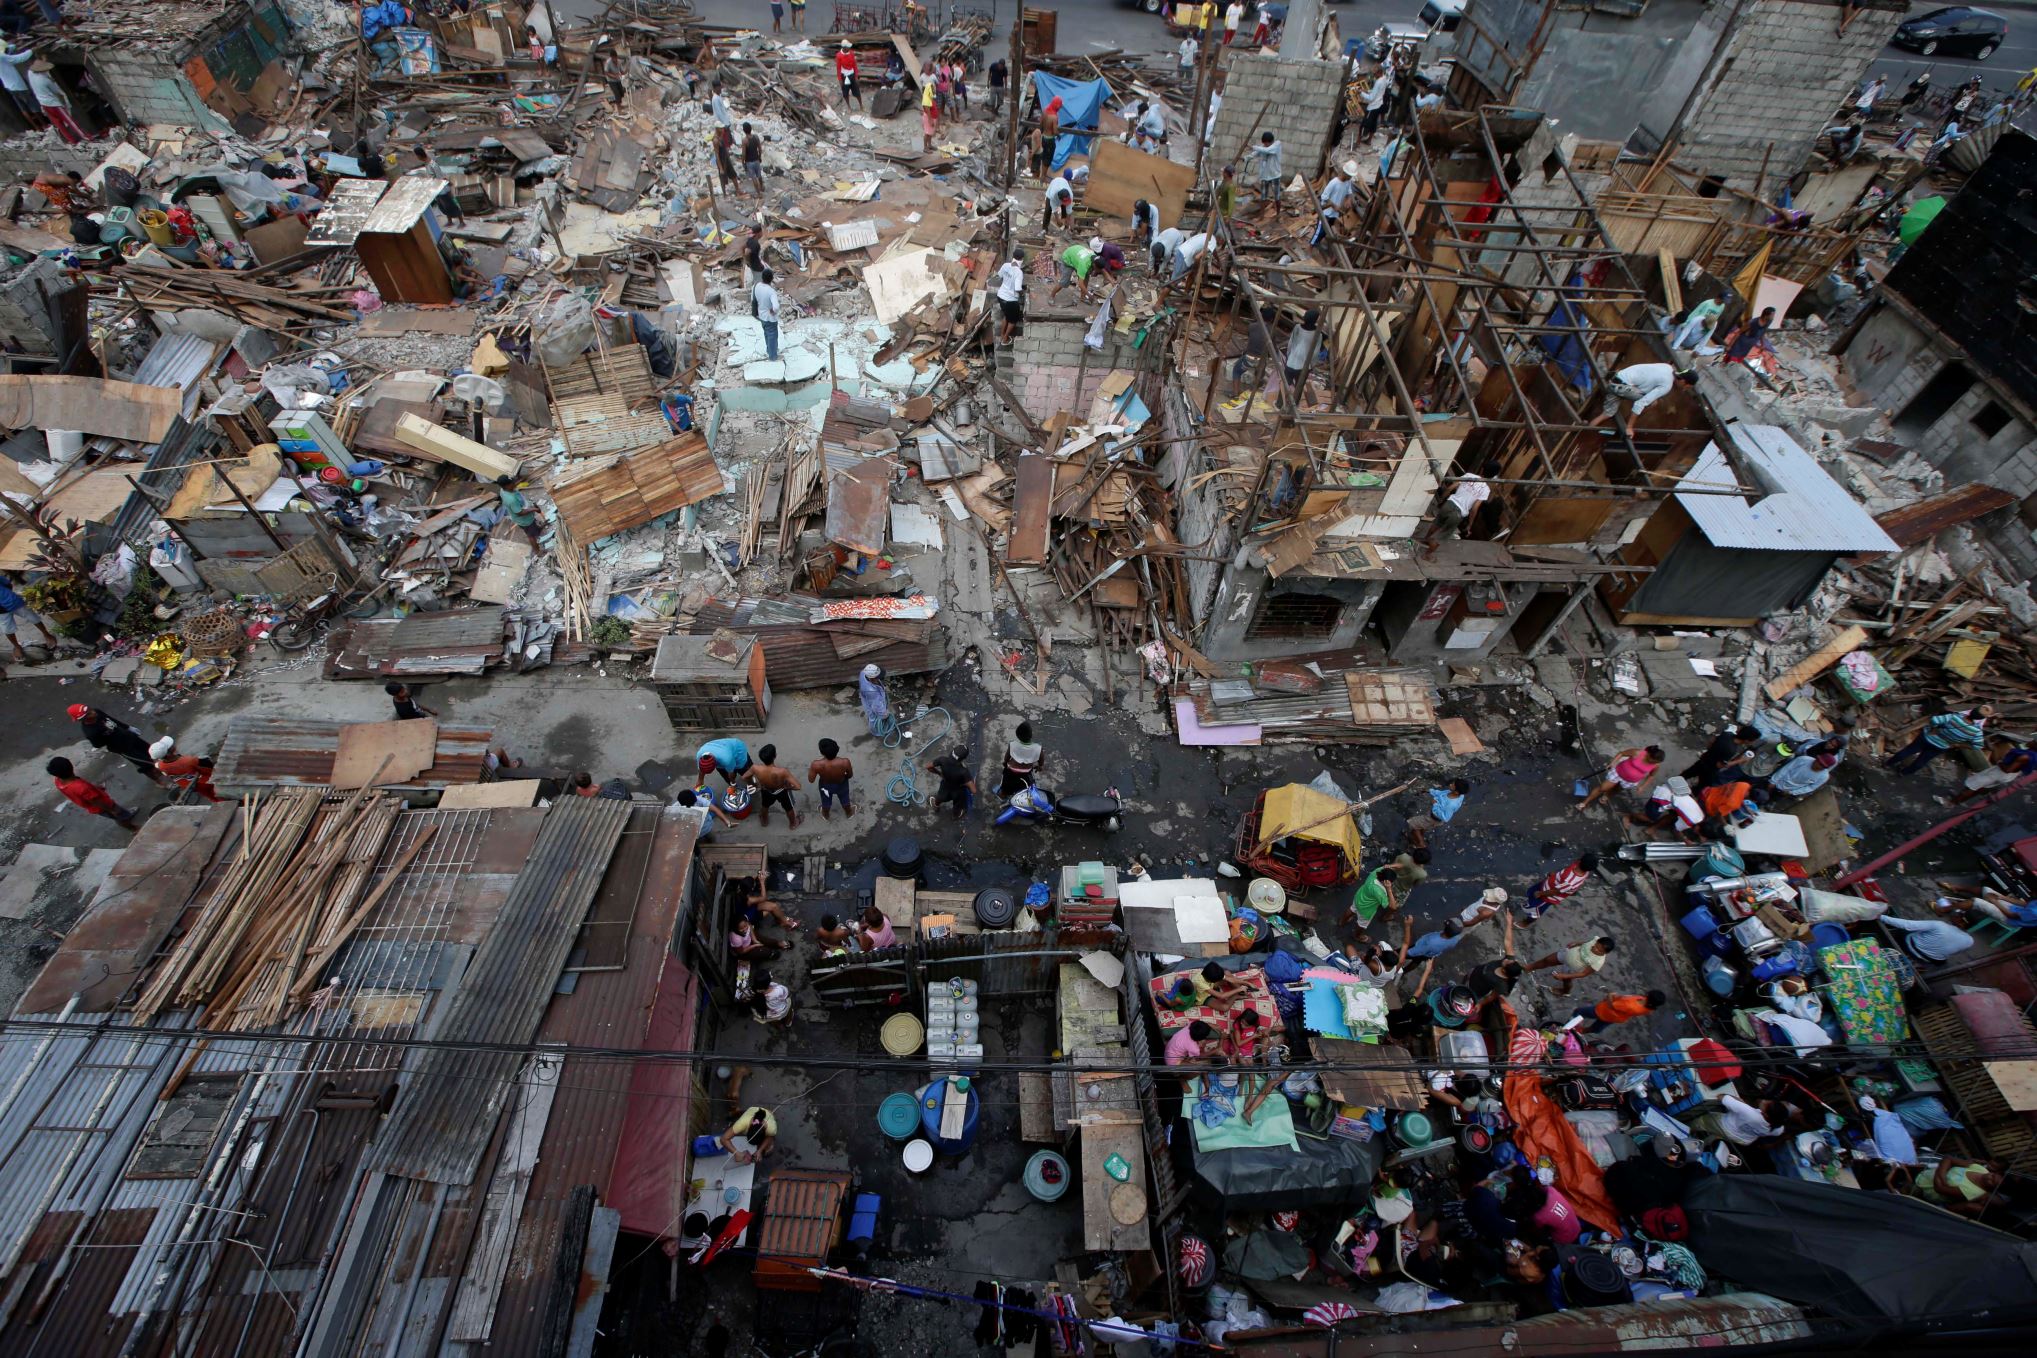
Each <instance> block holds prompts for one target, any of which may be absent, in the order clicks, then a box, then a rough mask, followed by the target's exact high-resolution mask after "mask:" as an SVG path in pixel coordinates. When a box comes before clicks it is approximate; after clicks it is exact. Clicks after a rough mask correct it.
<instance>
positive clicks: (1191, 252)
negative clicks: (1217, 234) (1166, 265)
mask: <svg viewBox="0 0 2037 1358" xmlns="http://www.w3.org/2000/svg"><path fill="white" fill-rule="evenodd" d="M1161 234H1162V235H1165V234H1166V233H1165V232H1164V231H1163V232H1162V233H1161ZM1207 249H1209V232H1207V231H1198V232H1196V233H1195V234H1194V235H1192V236H1190V237H1189V238H1188V239H1187V240H1185V241H1183V242H1181V244H1180V245H1178V246H1177V247H1175V250H1174V273H1173V275H1172V276H1171V277H1169V278H1168V280H1167V281H1168V282H1169V283H1172V282H1174V281H1175V280H1176V279H1178V278H1180V277H1181V275H1183V274H1185V273H1187V272H1188V271H1189V270H1190V269H1192V268H1194V267H1195V261H1196V260H1198V259H1200V258H1201V257H1202V252H1203V251H1204V250H1207Z"/></svg>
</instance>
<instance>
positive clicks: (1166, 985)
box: [1148, 967, 1280, 1037]
mask: <svg viewBox="0 0 2037 1358" xmlns="http://www.w3.org/2000/svg"><path fill="white" fill-rule="evenodd" d="M1193 975H1195V973H1194V972H1193V971H1190V970H1187V969H1183V970H1181V971H1170V972H1168V973H1167V974H1166V975H1164V976H1155V977H1154V978H1153V979H1152V981H1151V982H1149V983H1148V984H1149V987H1150V989H1151V990H1152V994H1153V1012H1154V1013H1155V1014H1156V1015H1158V1016H1159V1019H1160V1031H1161V1032H1162V1033H1163V1034H1165V1035H1167V1036H1169V1037H1171V1036H1173V1035H1174V1034H1175V1033H1177V1032H1179V1031H1180V1030H1181V1029H1183V1028H1186V1027H1187V1026H1188V1025H1189V1024H1191V1023H1193V1022H1194V1021H1195V1020H1197V1019H1201V1020H1202V1021H1203V1022H1204V1023H1207V1024H1208V1025H1209V1026H1210V1027H1212V1028H1214V1029H1216V1030H1217V1031H1218V1032H1220V1033H1228V1032H1229V1031H1230V1030H1231V1023H1232V1022H1233V1021H1234V1020H1235V1019H1236V1018H1237V1017H1238V1015H1239V1014H1242V1013H1243V1012H1245V1010H1247V1009H1251V1010H1253V1011H1255V1012H1256V1013H1257V1014H1258V1015H1259V1022H1260V1024H1261V1030H1262V1031H1263V1032H1265V1033H1267V1034H1268V1035H1269V1036H1270V1035H1272V1034H1275V1033H1278V1032H1279V1031H1280V1010H1279V1008H1278V1007H1277V1006H1276V1005H1275V1004H1274V1003H1273V995H1272V992H1271V991H1269V990H1267V988H1266V973H1265V972H1264V971H1262V970H1260V969H1259V968H1258V967H1245V968H1243V969H1241V970H1239V971H1234V972H1232V973H1231V979H1232V980H1234V981H1241V982H1243V983H1244V984H1245V985H1246V986H1248V987H1249V989H1248V990H1247V991H1246V993H1244V994H1243V995H1232V996H1231V997H1230V998H1229V999H1228V1000H1226V1001H1224V1002H1223V1003H1222V1004H1219V1005H1214V1006H1213V1005H1207V1004H1198V1005H1195V1006H1194V1007H1192V1008H1189V1009H1178V1008H1176V1007H1175V1004H1174V1000H1173V996H1174V994H1175V992H1176V991H1177V990H1179V989H1180V988H1182V987H1184V986H1186V985H1187V984H1188V978H1189V977H1191V976H1193Z"/></svg>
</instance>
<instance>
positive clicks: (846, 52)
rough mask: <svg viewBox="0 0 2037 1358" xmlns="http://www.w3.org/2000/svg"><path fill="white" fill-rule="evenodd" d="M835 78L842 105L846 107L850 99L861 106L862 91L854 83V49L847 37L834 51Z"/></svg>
mask: <svg viewBox="0 0 2037 1358" xmlns="http://www.w3.org/2000/svg"><path fill="white" fill-rule="evenodd" d="M835 79H836V80H837V81H838V82H840V84H841V87H842V107H843V108H847V107H848V106H849V103H850V101H851V100H853V101H855V105H856V107H857V108H861V107H863V91H862V89H861V88H860V87H858V86H857V84H856V49H855V48H853V47H851V46H849V40H848V39H847V38H843V39H842V45H841V47H840V48H839V49H838V50H837V51H836V52H835Z"/></svg>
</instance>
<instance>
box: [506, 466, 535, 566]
mask: <svg viewBox="0 0 2037 1358" xmlns="http://www.w3.org/2000/svg"><path fill="white" fill-rule="evenodd" d="M495 497H496V499H498V500H499V501H501V503H502V517H503V518H505V519H508V520H509V521H510V522H511V523H513V524H515V525H516V526H517V527H518V528H520V529H522V530H523V535H524V536H525V537H527V538H529V539H530V546H531V550H532V551H534V552H535V551H537V550H538V549H539V548H540V546H541V545H542V544H541V541H540V539H539V536H538V512H537V511H536V510H535V509H532V508H531V507H530V500H529V499H527V498H526V497H525V496H524V494H523V492H522V491H520V490H518V489H517V488H516V478H515V477H513V476H508V475H504V476H498V477H496V478H495Z"/></svg>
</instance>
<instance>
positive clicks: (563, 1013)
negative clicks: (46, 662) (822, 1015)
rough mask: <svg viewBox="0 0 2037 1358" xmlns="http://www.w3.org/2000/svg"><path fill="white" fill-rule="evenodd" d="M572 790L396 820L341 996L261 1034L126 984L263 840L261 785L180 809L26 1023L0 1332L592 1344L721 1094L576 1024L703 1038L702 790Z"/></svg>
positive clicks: (166, 1343) (388, 1347)
mask: <svg viewBox="0 0 2037 1358" xmlns="http://www.w3.org/2000/svg"><path fill="white" fill-rule="evenodd" d="M568 803H569V804H562V805H560V806H557V807H553V808H550V809H544V810H540V809H532V808H522V809H511V810H469V811H457V812H444V811H424V812H403V813H401V814H400V815H398V816H396V817H395V818H394V821H393V825H392V829H391V833H390V834H389V835H388V837H387V838H386V840H384V841H383V843H382V846H381V848H380V850H379V851H378V852H376V853H374V854H372V855H371V856H370V858H369V859H368V860H367V861H365V862H364V863H363V864H362V865H361V866H362V867H363V868H364V869H365V870H366V871H365V872H364V874H363V875H362V877H361V879H360V880H361V883H362V884H363V885H365V884H366V883H367V882H369V881H373V882H374V883H376V888H377V889H378V890H379V889H380V888H382V887H384V886H386V887H387V888H388V889H387V890H386V891H382V892H381V894H379V895H378V896H377V898H376V900H375V901H374V902H372V908H370V909H369V910H368V911H367V913H366V914H365V916H364V918H363V920H362V922H361V925H360V927H359V928H358V929H357V930H356V931H355V933H354V935H353V936H352V938H351V940H350V941H348V942H347V943H346V944H345V945H344V946H343V947H342V948H341V949H340V950H339V951H338V952H336V953H335V954H333V955H332V956H331V957H330V958H329V959H328V960H327V961H326V962H324V963H323V964H321V965H320V967H319V968H318V969H317V971H316V972H314V973H312V974H313V977H314V979H315V981H316V982H318V983H320V984H321V985H322V988H321V989H320V990H319V991H318V992H316V996H315V999H316V1002H315V1003H311V1004H308V1005H307V1006H306V1007H305V1008H304V1009H303V1010H302V1011H301V1012H299V1013H298V1014H296V1015H295V1017H293V1018H292V1019H290V1020H289V1021H288V1022H287V1024H285V1025H282V1026H280V1027H278V1028H273V1029H263V1030H261V1031H257V1032H243V1033H221V1032H209V1033H208V1032H205V1031H202V1030H201V1029H200V1027H199V1025H201V1024H203V1023H205V1022H207V1021H208V1020H207V1019H206V1017H205V1015H204V1014H203V1013H202V1012H198V1011H193V1010H192V1009H189V1008H179V1009H170V1010H164V1011H162V1012H160V1013H158V1014H156V1015H155V1016H154V1017H152V1018H150V1019H148V1020H146V1021H145V1022H144V1021H140V1020H137V1018H136V1017H135V1015H134V1014H132V1013H130V1012H127V1011H126V1009H125V1002H126V999H127V997H128V996H130V995H132V994H133V993H135V992H136V991H138V990H140V989H141V988H142V987H144V986H145V985H147V984H148V983H149V981H150V980H151V973H152V963H151V959H154V958H156V957H157V956H158V952H159V946H160V944H161V941H162V940H164V939H165V938H166V937H170V936H171V935H172V934H173V932H174V931H175V930H177V929H178V928H179V927H180V925H181V926H182V927H185V928H188V927H189V924H190V921H191V919H192V913H191V910H190V909H189V908H187V903H192V902H200V901H203V900H204V899H205V896H206V894H207V893H208V892H209V891H210V890H211V889H212V888H213V887H214V885H215V884H216V883H217V882H219V881H220V880H222V879H223V878H224V876H225V875H226V874H227V872H228V870H229V869H230V868H231V865H232V863H233V861H234V860H235V859H236V858H237V856H238V854H239V847H240V846H239V826H240V824H241V819H242V817H241V813H240V811H239V809H238V808H235V807H231V806H223V807H214V808H209V809H198V808H170V809H168V810H165V811H163V812H160V813H158V815H157V816H156V817H154V818H153V819H152V820H151V821H150V823H149V824H148V825H147V826H146V827H145V828H144V829H143V830H142V832H141V833H140V834H139V835H138V836H136V838H135V840H134V842H133V844H132V846H131V847H130V848H129V850H128V851H127V853H126V855H125V856H124V857H123V858H122V860H121V862H120V863H119V864H118V865H116V867H115V869H114V872H113V875H112V876H111V877H110V878H109V880H108V883H107V885H106V887H105V888H104V889H102V891H101V892H100V894H99V897H98V899H97V901H96V902H95V904H94V905H93V907H92V908H91V909H90V910H89V911H88V912H87V914H86V915H85V917H84V918H83V919H82V920H81V921H80V922H79V924H78V926H77V928H76V929H74V930H73V932H72V935H71V936H70V938H68V939H67V940H66V942H65V944H64V946H63V947H62V948H60V949H59V950H58V952H57V953H56V955H55V956H54V957H53V958H52V959H51V960H50V962H49V964H48V965H47V966H46V967H45V969H44V971H43V974H42V976H41V977H40V978H39V979H38V981H37V982H36V984H35V986H34V987H32V988H31V989H30V991H29V992H28V994H27V995H25V996H24V998H23V1001H22V1005H21V1007H20V1008H18V1010H17V1012H16V1016H15V1017H16V1021H17V1022H23V1021H25V1022H26V1025H27V1026H24V1027H20V1028H17V1029H16V1030H14V1031H12V1032H10V1033H9V1035H8V1037H7V1040H6V1041H5V1042H4V1043H0V1081H4V1085H5V1087H6V1088H8V1089H9V1090H11V1091H13V1093H12V1095H10V1097H9V1098H8V1099H7V1101H6V1105H5V1108H4V1110H0V1167H4V1169H5V1172H6V1174H7V1179H8V1182H9V1183H10V1184H14V1185H33V1187H30V1188H25V1189H23V1191H20V1192H13V1193H10V1194H8V1195H7V1200H6V1202H5V1203H4V1204H0V1268H4V1271H5V1274H6V1283H7V1287H8V1295H10V1296H12V1297H14V1298H15V1304H13V1305H11V1306H10V1307H8V1308H7V1310H6V1312H5V1313H4V1316H0V1349H4V1351H6V1352H11V1353H12V1352H26V1351H28V1350H29V1349H31V1348H41V1349H55V1350H58V1351H62V1352H66V1353H77V1354H112V1353H116V1352H120V1351H122V1349H123V1345H127V1344H129V1343H132V1345H133V1348H134V1351H137V1352H155V1351H171V1350H178V1351H190V1352H198V1353H229V1352H233V1351H235V1350H236V1349H239V1350H240V1351H243V1352H249V1353H282V1352H289V1351H292V1350H293V1348H296V1349H297V1351H302V1352H315V1353H335V1354H337V1353H359V1352H366V1351H371V1350H379V1351H394V1350H395V1349H396V1348H397V1347H398V1340H399V1338H400V1339H402V1340H403V1347H404V1348H405V1349H406V1351H417V1352H437V1351H441V1350H442V1349H444V1350H457V1349H459V1348H460V1347H461V1346H462V1345H490V1344H492V1345H494V1346H495V1348H496V1349H497V1350H498V1351H502V1352H514V1353H563V1352H566V1351H567V1350H568V1345H569V1342H570V1343H571V1344H574V1345H577V1348H575V1350H574V1351H577V1352H583V1353H584V1352H587V1351H588V1349H587V1346H588V1345H589V1344H591V1342H592V1335H593V1327H594V1324H595V1322H596V1319H597V1317H598V1315H599V1312H600V1309H601V1305H602V1301H603V1294H604V1291H605V1288H606V1282H607V1275H608V1266H609V1262H610V1260H611V1259H612V1258H613V1249H614V1242H615V1239H616V1235H617V1232H618V1231H619V1230H626V1231H631V1232H642V1233H648V1234H651V1235H653V1236H655V1235H657V1234H658V1233H660V1232H661V1231H662V1230H665V1229H669V1228H668V1227H667V1225H666V1223H667V1222H668V1221H669V1220H670V1219H671V1212H672V1210H673V1209H672V1204H674V1203H676V1202H677V1201H679V1198H680V1196H683V1190H684V1181H683V1179H682V1178H680V1174H681V1170H682V1167H683V1163H684V1158H683V1153H682V1152H683V1149H684V1141H685V1139H686V1137H687V1135H688V1120H689V1109H690V1092H689V1086H688V1082H687V1077H686V1073H685V1069H684V1067H683V1066H680V1065H678V1064H669V1065H668V1064H665V1063H661V1062H650V1063H645V1062H638V1061H631V1060H616V1059H607V1058H604V1059H598V1060H597V1059H591V1058H587V1057H583V1056H580V1055H575V1054H573V1053H574V1052H575V1051H577V1050H584V1049H590V1048H603V1049H622V1050H625V1051H635V1050H644V1049H657V1050H684V1049H687V1048H689V1047H691V1046H692V1045H694V1041H695V1039H694V1032H693V1015H694V1013H695V1011H696V1008H697V1000H696V994H695V991H694V982H693V978H692V973H691V971H690V970H689V968H688V967H687V966H686V965H685V963H684V962H683V961H682V958H681V955H680V953H679V951H678V947H679V941H680V940H681V939H683V938H684V937H685V936H686V931H687V926H686V925H685V923H684V921H685V919H686V916H687V914H688V912H689V911H690V910H691V909H693V902H694V901H695V900H696V899H697V898H698V893H697V890H696V888H695V885H694V877H695V873H696V871H697V869H696V865H695V859H694V855H693V848H694V842H695V837H696V835H697V833H698V830H699V826H700V813H698V812H692V811H686V810H683V809H681V808H676V807H673V808H659V807H655V806H641V807H639V806H633V805H631V804H629V803H623V802H613V801H609V802H602V801H599V800H594V799H585V798H570V799H568ZM330 808H331V804H330V803H328V804H327V809H328V813H329V812H330ZM157 965H160V964H159V963H158V964H157ZM434 1043H437V1044H447V1043H451V1044H457V1045H450V1046H449V1045H433V1044H434ZM553 1045H556V1046H561V1047H563V1048H565V1049H566V1050H565V1051H564V1052H563V1053H562V1054H559V1055H551V1054H542V1053H540V1052H539V1050H538V1049H540V1048H543V1047H546V1046H553ZM519 1049H521V1050H519ZM227 1221H230V1222H234V1223H237V1224H236V1225H235V1226H234V1227H233V1228H232V1229H231V1230H230V1231H229V1230H221V1229H218V1223H220V1222H227ZM300 1345H301V1346H302V1347H301V1348H298V1346H300Z"/></svg>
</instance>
